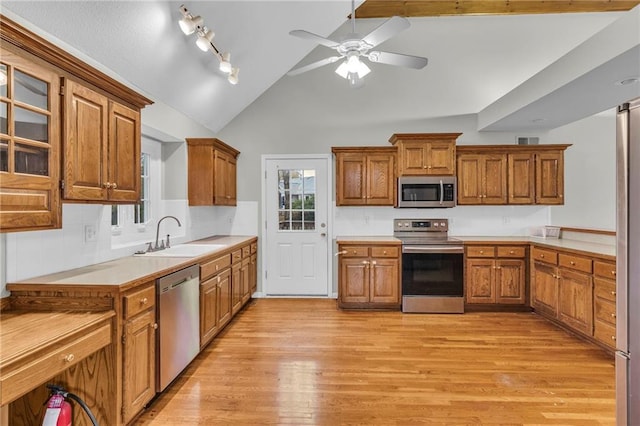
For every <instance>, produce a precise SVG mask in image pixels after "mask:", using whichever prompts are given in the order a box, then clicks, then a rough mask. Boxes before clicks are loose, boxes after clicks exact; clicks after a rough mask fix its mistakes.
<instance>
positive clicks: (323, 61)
mask: <svg viewBox="0 0 640 426" xmlns="http://www.w3.org/2000/svg"><path fill="white" fill-rule="evenodd" d="M340 58H341V56H330V57H328V58H324V59H321V60H319V61H317V62H313V63H310V64H309V65H305V66H303V67H300V68H296V69H295V70H291V71H289V72H288V73H287V75H298V74H302V73H303V72H307V71H311V70H314V69H316V68H320V67H322V66H324V65H328V64H332V63H334V62H336V61H337V60H338V59H340Z"/></svg>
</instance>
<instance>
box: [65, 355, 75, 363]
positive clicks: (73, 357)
mask: <svg viewBox="0 0 640 426" xmlns="http://www.w3.org/2000/svg"><path fill="white" fill-rule="evenodd" d="M63 359H64V362H71V361H73V360H74V359H75V356H74V355H73V354H68V355H65V356H64V358H63Z"/></svg>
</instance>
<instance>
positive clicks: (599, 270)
mask: <svg viewBox="0 0 640 426" xmlns="http://www.w3.org/2000/svg"><path fill="white" fill-rule="evenodd" d="M593 273H594V275H596V276H598V277H602V278H609V279H612V280H615V279H616V264H615V263H610V262H603V261H601V260H595V261H594V262H593Z"/></svg>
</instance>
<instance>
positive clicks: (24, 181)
mask: <svg viewBox="0 0 640 426" xmlns="http://www.w3.org/2000/svg"><path fill="white" fill-rule="evenodd" d="M59 85H60V83H59V77H58V74H57V73H55V72H53V71H50V70H49V69H47V68H45V67H41V66H39V65H36V64H35V63H33V62H32V61H29V60H27V59H25V58H23V57H21V56H20V55H17V54H15V53H13V52H11V51H10V50H8V49H5V48H4V46H3V49H2V50H0V229H1V231H2V232H7V231H18V230H26V229H51V228H59V227H60V225H61V224H60V222H61V220H60V217H61V212H60V194H59V190H58V182H59V173H60V172H59V164H60V163H59V153H60V128H59V121H60V115H59V114H60V106H59V95H58V94H59V93H60V87H59Z"/></svg>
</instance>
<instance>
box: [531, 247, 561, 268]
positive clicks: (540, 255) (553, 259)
mask: <svg viewBox="0 0 640 426" xmlns="http://www.w3.org/2000/svg"><path fill="white" fill-rule="evenodd" d="M531 258H532V259H533V260H537V261H540V262H545V263H550V264H552V265H557V264H558V253H557V252H555V251H553V250H546V249H543V248H540V247H534V248H533V249H532V250H531Z"/></svg>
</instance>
